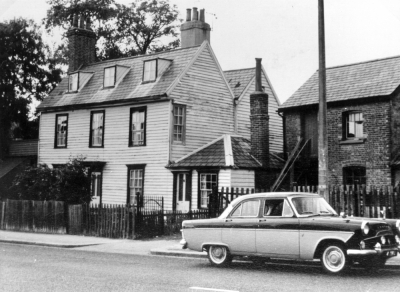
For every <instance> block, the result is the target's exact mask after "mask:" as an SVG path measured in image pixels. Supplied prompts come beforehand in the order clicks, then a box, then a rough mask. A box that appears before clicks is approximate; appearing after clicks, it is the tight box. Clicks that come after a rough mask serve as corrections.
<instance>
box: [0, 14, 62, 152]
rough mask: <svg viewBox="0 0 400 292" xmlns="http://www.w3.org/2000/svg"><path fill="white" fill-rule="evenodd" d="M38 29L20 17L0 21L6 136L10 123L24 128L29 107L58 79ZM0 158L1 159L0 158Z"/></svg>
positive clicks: (0, 93)
mask: <svg viewBox="0 0 400 292" xmlns="http://www.w3.org/2000/svg"><path fill="white" fill-rule="evenodd" d="M60 76H61V70H60V69H59V68H57V66H56V62H55V61H54V60H53V59H51V58H50V57H49V50H48V47H47V46H46V45H45V44H44V43H43V41H42V36H41V34H40V32H39V27H38V26H37V25H36V24H35V23H34V22H33V21H30V20H25V19H22V18H19V19H14V20H11V21H6V22H0V135H1V137H2V139H1V140H2V141H3V143H2V144H1V145H0V146H1V150H0V151H1V152H2V153H3V154H4V151H5V149H4V146H5V145H4V138H9V137H10V129H11V125H12V124H13V123H16V124H18V125H25V126H26V125H27V124H28V120H29V118H28V116H29V105H30V104H31V103H32V100H33V99H36V100H38V101H40V100H42V99H43V98H44V97H45V96H46V95H47V94H48V93H49V92H50V91H51V90H52V89H53V88H54V87H55V86H56V84H57V83H58V82H59V81H60V80H61V78H60ZM0 157H1V156H0Z"/></svg>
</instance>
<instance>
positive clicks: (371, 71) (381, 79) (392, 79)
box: [279, 56, 400, 109]
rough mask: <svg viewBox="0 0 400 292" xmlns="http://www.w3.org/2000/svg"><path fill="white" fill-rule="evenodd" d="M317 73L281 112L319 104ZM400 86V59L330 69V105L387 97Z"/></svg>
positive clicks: (328, 97)
mask: <svg viewBox="0 0 400 292" xmlns="http://www.w3.org/2000/svg"><path fill="white" fill-rule="evenodd" d="M318 80H319V78H318V71H317V72H315V73H314V74H313V75H312V76H311V78H310V79H308V80H307V81H306V82H305V83H304V84H303V85H302V86H301V87H300V88H299V89H298V90H297V91H296V92H295V93H294V94H293V95H292V96H291V97H290V98H289V99H288V100H287V101H286V102H285V103H284V104H283V105H281V106H280V107H279V109H285V108H291V107H297V106H304V105H311V104H317V103H318V89H319V84H318ZM399 84H400V56H396V57H391V58H385V59H379V60H372V61H367V62H362V63H356V64H350V65H343V66H337V67H331V68H327V70H326V87H327V89H326V93H327V96H326V98H327V102H334V101H343V100H352V99H359V98H366V97H374V96H387V95H390V94H392V93H393V91H394V90H395V89H396V88H397V87H398V86H399Z"/></svg>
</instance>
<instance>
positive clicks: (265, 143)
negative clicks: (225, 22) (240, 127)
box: [250, 58, 271, 190]
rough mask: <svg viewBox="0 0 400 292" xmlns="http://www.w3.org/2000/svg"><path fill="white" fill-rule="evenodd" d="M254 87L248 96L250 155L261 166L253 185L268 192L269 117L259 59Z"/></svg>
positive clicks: (269, 181)
mask: <svg viewBox="0 0 400 292" xmlns="http://www.w3.org/2000/svg"><path fill="white" fill-rule="evenodd" d="M255 73H256V78H255V80H256V86H255V91H254V92H253V93H251V94H250V137H251V138H250V140H251V150H250V152H251V155H253V156H254V157H255V158H256V159H257V160H258V161H259V162H260V163H261V164H262V168H263V169H261V170H256V171H255V178H254V184H255V187H256V188H257V189H262V190H268V189H269V188H270V187H271V178H270V177H269V170H268V168H269V166H270V163H269V115H268V94H267V93H265V92H263V91H262V81H261V80H262V78H261V76H262V70H261V59H258V58H257V59H256V72H255Z"/></svg>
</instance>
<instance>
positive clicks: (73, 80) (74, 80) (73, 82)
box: [69, 73, 78, 91]
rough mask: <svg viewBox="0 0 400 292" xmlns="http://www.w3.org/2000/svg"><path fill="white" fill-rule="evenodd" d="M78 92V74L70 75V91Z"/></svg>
mask: <svg viewBox="0 0 400 292" xmlns="http://www.w3.org/2000/svg"><path fill="white" fill-rule="evenodd" d="M77 90H78V73H75V74H71V75H69V91H77Z"/></svg>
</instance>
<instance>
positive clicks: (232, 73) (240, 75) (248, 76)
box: [224, 68, 256, 98]
mask: <svg viewBox="0 0 400 292" xmlns="http://www.w3.org/2000/svg"><path fill="white" fill-rule="evenodd" d="M255 74H256V68H247V69H238V70H229V71H224V75H225V78H226V81H228V83H229V86H230V87H231V89H232V91H233V94H234V95H235V98H239V97H240V96H241V95H242V93H243V90H244V89H245V88H246V87H247V85H248V84H249V82H250V81H251V80H253V78H254V76H255Z"/></svg>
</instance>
